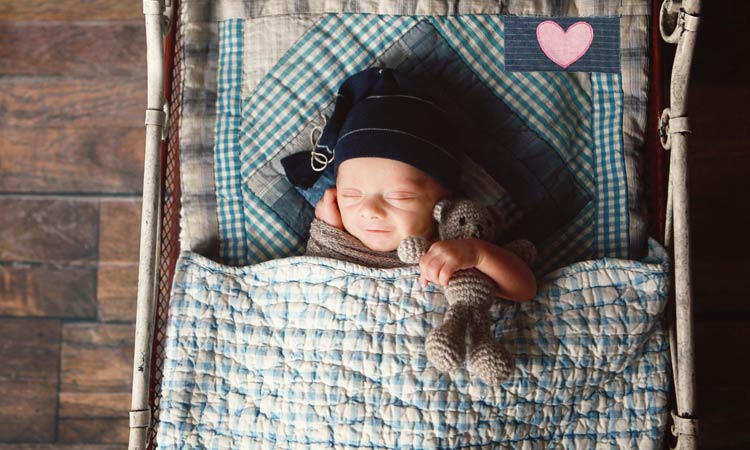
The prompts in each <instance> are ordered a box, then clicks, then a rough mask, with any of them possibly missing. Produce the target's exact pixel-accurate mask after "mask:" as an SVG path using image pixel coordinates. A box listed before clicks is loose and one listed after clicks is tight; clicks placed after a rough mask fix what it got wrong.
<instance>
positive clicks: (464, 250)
mask: <svg viewBox="0 0 750 450" xmlns="http://www.w3.org/2000/svg"><path fill="white" fill-rule="evenodd" d="M480 257H481V255H480V248H479V245H477V240H476V239H453V240H447V241H437V242H435V243H434V244H432V245H431V246H430V249H429V250H427V253H425V254H424V256H422V258H421V259H420V260H419V270H420V276H419V282H420V284H421V285H422V286H427V284H428V282H431V283H437V284H439V285H441V286H446V285H447V284H448V281H449V280H450V279H451V277H452V276H453V273H454V272H456V271H459V270H463V269H470V268H472V267H476V266H477V265H478V264H479V259H480Z"/></svg>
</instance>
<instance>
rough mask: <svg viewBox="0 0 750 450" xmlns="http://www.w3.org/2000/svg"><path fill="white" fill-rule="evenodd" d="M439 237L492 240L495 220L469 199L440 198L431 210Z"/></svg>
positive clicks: (443, 238) (488, 212) (485, 210)
mask: <svg viewBox="0 0 750 450" xmlns="http://www.w3.org/2000/svg"><path fill="white" fill-rule="evenodd" d="M432 215H433V217H434V218H435V220H437V222H438V232H439V234H440V239H442V240H447V239H468V238H477V239H483V240H492V239H493V238H494V236H495V221H494V219H493V217H492V215H491V214H490V211H489V210H488V209H487V208H485V207H483V206H481V205H480V204H478V203H476V202H474V201H471V200H441V201H439V202H438V203H437V204H436V205H435V209H434V210H433V212H432Z"/></svg>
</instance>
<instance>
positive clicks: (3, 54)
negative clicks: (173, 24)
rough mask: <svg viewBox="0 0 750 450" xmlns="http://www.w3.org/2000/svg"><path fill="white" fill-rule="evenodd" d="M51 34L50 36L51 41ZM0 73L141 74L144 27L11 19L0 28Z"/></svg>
mask: <svg viewBox="0 0 750 450" xmlns="http://www.w3.org/2000/svg"><path fill="white" fill-rule="evenodd" d="M50 36H54V37H55V38H54V39H50ZM0 42H12V43H13V45H0V73H2V74H4V75H14V76H19V75H43V76H65V77H76V78H83V79H97V78H102V79H104V78H107V77H130V76H132V75H133V73H141V74H142V73H145V71H146V59H145V58H144V57H143V48H144V47H145V46H146V32H145V25H144V22H143V20H142V18H138V20H137V21H133V22H115V23H112V22H95V23H91V22H32V23H27V22H20V23H18V22H11V23H5V24H3V26H0Z"/></svg>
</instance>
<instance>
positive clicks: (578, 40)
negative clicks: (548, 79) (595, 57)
mask: <svg viewBox="0 0 750 450" xmlns="http://www.w3.org/2000/svg"><path fill="white" fill-rule="evenodd" d="M536 39H537V41H539V46H540V47H541V48H542V51H543V52H544V54H545V55H547V58H549V59H551V60H552V62H554V63H555V64H557V65H558V66H560V67H562V68H563V69H565V68H567V67H568V66H569V65H571V64H573V63H574V62H576V61H578V60H579V59H581V57H582V56H583V55H585V54H586V52H587V51H588V49H589V47H591V42H592V41H593V40H594V28H593V27H592V26H591V24H589V23H588V22H576V23H574V24H573V25H571V26H569V27H568V30H567V31H564V30H563V29H562V27H561V26H560V25H558V24H557V23H555V22H553V21H551V20H545V21H544V22H542V23H540V24H539V26H537V27H536Z"/></svg>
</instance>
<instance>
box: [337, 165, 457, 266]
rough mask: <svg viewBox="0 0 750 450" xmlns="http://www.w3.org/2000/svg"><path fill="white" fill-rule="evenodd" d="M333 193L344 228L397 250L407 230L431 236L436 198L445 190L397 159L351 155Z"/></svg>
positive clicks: (374, 247) (372, 245) (375, 246)
mask: <svg viewBox="0 0 750 450" xmlns="http://www.w3.org/2000/svg"><path fill="white" fill-rule="evenodd" d="M336 194H337V201H338V205H339V210H340V211H341V220H342V222H343V223H344V228H345V229H346V231H348V232H349V233H350V234H352V235H353V236H354V237H356V238H357V239H359V240H360V241H362V243H363V244H365V246H367V247H368V248H370V249H372V250H377V251H382V252H387V251H392V250H396V248H398V245H399V243H400V242H401V240H402V239H403V238H405V237H407V236H423V237H425V238H428V239H429V238H431V237H432V233H433V227H434V223H433V220H432V210H433V208H434V206H435V203H437V202H438V200H440V199H441V198H443V197H445V196H447V194H448V192H447V191H446V190H445V189H444V188H443V187H442V186H440V184H439V183H438V182H437V181H435V180H434V179H433V178H432V177H430V176H429V175H427V174H425V173H424V172H422V171H421V170H419V169H417V168H415V167H412V166H410V165H408V164H405V163H402V162H400V161H394V160H391V159H384V158H354V159H348V160H346V161H344V162H343V163H341V165H340V166H339V168H338V174H337V176H336Z"/></svg>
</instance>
